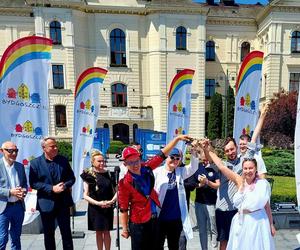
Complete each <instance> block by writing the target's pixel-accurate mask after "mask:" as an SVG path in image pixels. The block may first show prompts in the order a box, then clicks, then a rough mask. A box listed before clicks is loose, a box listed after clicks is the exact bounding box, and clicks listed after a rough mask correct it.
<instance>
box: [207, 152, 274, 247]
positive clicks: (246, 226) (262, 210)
mask: <svg viewBox="0 0 300 250" xmlns="http://www.w3.org/2000/svg"><path fill="white" fill-rule="evenodd" d="M205 151H206V153H207V154H209V156H210V158H211V159H212V161H213V162H214V163H215V164H216V165H217V167H218V168H219V170H220V171H221V172H222V173H223V174H224V175H225V176H226V177H227V178H228V179H230V180H231V181H233V182H234V183H235V184H236V185H237V187H238V192H237V193H236V194H235V195H234V198H233V201H234V205H235V207H236V208H237V209H238V213H237V214H236V215H235V216H234V217H233V220H232V222H231V227H230V234H229V241H228V244H227V250H240V249H243V250H253V249H255V250H273V249H275V246H274V240H273V236H274V235H275V228H274V226H273V219H272V214H271V209H270V203H269V199H270V195H271V189H270V185H269V183H268V181H267V180H265V179H259V178H258V174H257V162H256V160H255V159H253V158H245V159H244V160H243V165H242V166H243V174H242V176H240V175H238V174H236V173H235V172H233V171H231V170H230V169H229V168H227V167H226V166H224V165H223V163H222V161H221V159H220V158H219V157H218V156H217V155H216V154H215V153H214V152H212V151H209V147H205Z"/></svg>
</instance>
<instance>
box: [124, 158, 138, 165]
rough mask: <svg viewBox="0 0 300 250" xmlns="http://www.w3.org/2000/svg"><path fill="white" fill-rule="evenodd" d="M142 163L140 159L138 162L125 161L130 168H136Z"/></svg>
mask: <svg viewBox="0 0 300 250" xmlns="http://www.w3.org/2000/svg"><path fill="white" fill-rule="evenodd" d="M139 163H140V159H138V160H136V161H125V164H126V165H129V166H136V165H138V164H139Z"/></svg>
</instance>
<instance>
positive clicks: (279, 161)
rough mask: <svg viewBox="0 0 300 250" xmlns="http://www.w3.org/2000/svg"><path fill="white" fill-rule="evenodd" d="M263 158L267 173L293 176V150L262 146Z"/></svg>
mask: <svg viewBox="0 0 300 250" xmlns="http://www.w3.org/2000/svg"><path fill="white" fill-rule="evenodd" d="M262 154H263V159H264V161H265V164H266V167H267V170H268V174H270V175H277V176H294V175H295V170H294V152H293V151H292V150H279V149H269V148H266V149H265V148H263V150H262Z"/></svg>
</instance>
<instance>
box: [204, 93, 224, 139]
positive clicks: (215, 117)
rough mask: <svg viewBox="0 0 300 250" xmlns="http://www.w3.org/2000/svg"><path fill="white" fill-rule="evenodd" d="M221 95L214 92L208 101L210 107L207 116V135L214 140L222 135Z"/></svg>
mask: <svg viewBox="0 0 300 250" xmlns="http://www.w3.org/2000/svg"><path fill="white" fill-rule="evenodd" d="M222 113H223V108H222V95H220V94H219V93H215V94H214V95H213V96H212V98H211V101H210V109H209V116H208V125H207V135H208V138H209V139H211V140H214V139H216V138H221V135H222Z"/></svg>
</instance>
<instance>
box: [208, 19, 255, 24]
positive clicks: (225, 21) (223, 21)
mask: <svg viewBox="0 0 300 250" xmlns="http://www.w3.org/2000/svg"><path fill="white" fill-rule="evenodd" d="M206 24H208V25H230V26H234V25H238V26H256V25H257V23H256V20H255V19H248V20H243V19H238V18H231V19H224V18H223V19H222V18H218V17H209V18H208V19H207V21H206Z"/></svg>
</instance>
